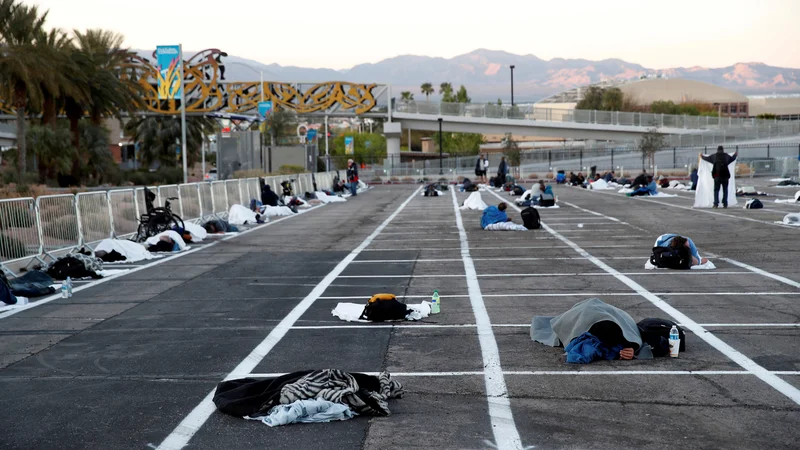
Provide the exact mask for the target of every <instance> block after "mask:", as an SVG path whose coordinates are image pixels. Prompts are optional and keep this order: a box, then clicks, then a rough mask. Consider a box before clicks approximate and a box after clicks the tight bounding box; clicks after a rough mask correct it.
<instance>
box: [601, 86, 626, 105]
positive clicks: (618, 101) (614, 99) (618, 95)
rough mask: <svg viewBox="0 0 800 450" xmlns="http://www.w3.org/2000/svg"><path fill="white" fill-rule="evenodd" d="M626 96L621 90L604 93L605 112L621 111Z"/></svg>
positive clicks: (610, 90)
mask: <svg viewBox="0 0 800 450" xmlns="http://www.w3.org/2000/svg"><path fill="white" fill-rule="evenodd" d="M623 102H624V95H623V94H622V91H621V90H620V89H619V88H609V89H606V90H605V91H604V92H603V104H602V109H603V111H621V110H622V104H623Z"/></svg>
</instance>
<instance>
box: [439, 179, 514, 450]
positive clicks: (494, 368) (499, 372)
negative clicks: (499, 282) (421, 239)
mask: <svg viewBox="0 0 800 450" xmlns="http://www.w3.org/2000/svg"><path fill="white" fill-rule="evenodd" d="M450 193H451V194H452V198H453V209H454V210H455V214H456V226H458V231H459V236H460V238H461V259H462V260H463V262H464V272H465V273H466V277H467V290H468V292H469V299H470V305H471V306H472V311H473V313H474V314H475V324H476V325H477V331H478V341H479V342H480V346H481V355H482V356H483V369H484V383H485V385H486V398H487V401H488V403H489V418H490V420H491V423H492V431H493V433H494V439H495V442H494V444H495V445H496V448H497V449H498V450H511V449H513V450H521V449H522V440H521V439H520V436H519V431H517V426H516V424H515V423H514V416H513V414H512V412H511V400H510V399H509V397H508V388H507V387H506V382H505V379H504V378H503V369H502V367H501V366H500V351H499V349H498V347H497V341H496V340H495V337H494V332H493V331H492V321H491V319H490V318H489V313H488V311H487V310H486V304H485V303H484V301H483V296H482V295H481V286H480V284H479V283H478V277H477V276H476V275H477V273H476V271H475V264H474V263H473V261H472V257H471V256H470V253H469V251H470V247H469V241H468V240H467V231H466V229H464V224H463V222H462V220H461V210H460V209H459V206H458V199H457V198H456V193H455V190H451V191H450Z"/></svg>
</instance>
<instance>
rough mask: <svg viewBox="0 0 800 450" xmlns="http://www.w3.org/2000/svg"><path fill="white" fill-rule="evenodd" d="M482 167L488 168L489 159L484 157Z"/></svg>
mask: <svg viewBox="0 0 800 450" xmlns="http://www.w3.org/2000/svg"><path fill="white" fill-rule="evenodd" d="M483 168H484V169H488V168H489V160H488V159H484V160H483Z"/></svg>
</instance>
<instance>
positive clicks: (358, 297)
mask: <svg viewBox="0 0 800 450" xmlns="http://www.w3.org/2000/svg"><path fill="white" fill-rule="evenodd" d="M653 294H654V295H658V296H663V297H697V296H703V295H714V296H734V297H752V296H779V297H783V296H790V295H800V292H653ZM638 295H639V294H637V293H635V292H560V293H550V294H547V293H537V292H526V293H517V292H509V293H505V294H483V297H484V298H486V297H501V298H511V297H532V298H536V297H581V296H584V297H601V296H607V297H636V296H638ZM370 297H371V295H353V296H342V297H340V296H331V297H320V300H362V299H368V298H370ZM440 297H442V298H465V297H469V295H467V294H450V295H447V294H442V295H440ZM397 298H430V295H398V296H397Z"/></svg>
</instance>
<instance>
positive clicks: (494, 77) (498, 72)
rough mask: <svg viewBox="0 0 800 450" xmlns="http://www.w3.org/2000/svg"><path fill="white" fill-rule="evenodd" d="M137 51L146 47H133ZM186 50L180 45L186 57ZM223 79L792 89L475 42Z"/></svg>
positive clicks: (248, 71)
mask: <svg viewBox="0 0 800 450" xmlns="http://www.w3.org/2000/svg"><path fill="white" fill-rule="evenodd" d="M138 53H140V54H142V55H144V54H145V53H150V54H152V51H150V52H144V51H138ZM191 54H192V53H190V52H186V56H187V57H188V56H189V55H191ZM222 61H223V62H224V63H225V66H226V73H225V75H226V76H225V78H226V79H227V80H228V81H244V80H247V81H252V80H257V79H258V77H259V72H263V76H264V80H265V81H302V82H322V81H355V82H363V83H391V84H392V91H393V95H394V96H396V97H399V96H400V94H399V93H400V92H401V91H404V90H407V91H411V92H412V93H413V94H414V97H415V98H416V99H420V98H423V95H422V93H421V92H420V85H421V84H422V83H424V82H426V81H429V82H431V83H432V84H433V86H434V88H436V93H437V95H434V96H431V99H436V98H437V96H438V86H439V84H440V83H442V82H445V81H448V82H450V83H452V84H453V85H454V87H455V88H456V89H458V86H459V85H462V84H463V85H464V86H465V87H466V88H467V91H468V92H469V95H470V97H472V100H473V101H475V102H477V101H480V102H483V101H491V100H496V99H497V98H502V99H503V100H504V101H507V99H508V98H509V97H510V93H509V90H510V88H509V84H510V75H509V65H511V64H513V65H514V66H515V69H514V97H515V101H516V102H518V103H519V102H532V101H537V100H540V99H542V98H543V97H546V96H549V95H552V94H556V93H558V92H561V91H564V90H567V89H571V88H574V87H577V86H583V85H586V84H589V83H596V82H599V81H603V80H606V79H613V78H617V79H634V78H640V77H642V76H658V75H661V76H665V77H668V78H686V79H691V80H697V81H704V82H707V83H712V84H715V85H718V86H722V87H725V88H728V89H731V90H734V91H737V92H741V93H743V94H772V93H798V92H800V69H794V68H785V67H775V66H769V65H766V64H763V63H759V62H743V63H737V64H734V65H732V66H728V67H719V68H707V67H700V66H694V67H676V68H670V69H660V70H656V69H649V68H646V67H644V66H642V65H639V64H636V63H630V62H627V61H623V60H620V59H604V60H601V61H591V60H586V59H564V58H554V59H551V60H544V59H541V58H538V57H536V56H534V55H530V54H528V55H515V54H512V53H507V52H503V51H494V50H485V49H479V50H475V51H472V52H470V53H467V54H464V55H459V56H456V57H453V58H437V57H429V56H417V55H401V56H395V57H393V58H387V59H384V60H382V61H379V62H376V63H369V64H359V65H357V66H354V67H352V68H350V69H346V70H333V69H324V68H320V69H314V68H304V67H295V66H281V65H279V64H274V63H273V64H263V63H260V62H258V61H253V60H249V59H245V58H241V57H237V56H233V55H231V56H228V57H226V58H223V60H222Z"/></svg>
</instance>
